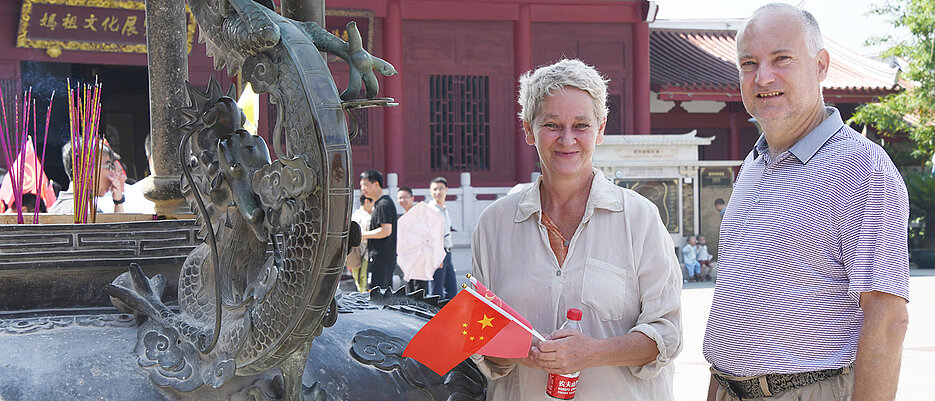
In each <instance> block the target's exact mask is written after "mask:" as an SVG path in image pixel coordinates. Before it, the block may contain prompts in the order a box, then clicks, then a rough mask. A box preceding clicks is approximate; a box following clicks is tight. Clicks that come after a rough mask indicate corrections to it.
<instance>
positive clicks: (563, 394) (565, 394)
mask: <svg viewBox="0 0 935 401" xmlns="http://www.w3.org/2000/svg"><path fill="white" fill-rule="evenodd" d="M577 389H578V374H574V376H571V375H569V376H564V375H556V374H551V373H550V374H549V382H548V384H547V385H546V387H545V393H546V395H548V396H549V397H552V398H555V399H559V400H570V399H572V398H575V390H577Z"/></svg>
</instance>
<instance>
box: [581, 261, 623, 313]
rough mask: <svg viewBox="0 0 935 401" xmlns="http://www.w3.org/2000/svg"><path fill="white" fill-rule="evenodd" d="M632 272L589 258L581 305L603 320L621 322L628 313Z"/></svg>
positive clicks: (585, 270) (582, 288) (582, 285)
mask: <svg viewBox="0 0 935 401" xmlns="http://www.w3.org/2000/svg"><path fill="white" fill-rule="evenodd" d="M629 276H630V272H629V271H628V270H627V268H626V267H623V266H616V265H614V264H612V263H609V262H605V261H602V260H598V259H594V258H588V260H587V262H586V263H585V265H584V279H583V280H582V284H581V303H583V304H585V305H587V306H588V307H590V308H591V309H592V310H594V312H595V313H596V314H597V316H598V317H600V318H601V320H604V321H609V320H620V319H622V318H623V315H624V313H625V312H626V300H627V292H628V291H629V288H628V287H629Z"/></svg>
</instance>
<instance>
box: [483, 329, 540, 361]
mask: <svg viewBox="0 0 935 401" xmlns="http://www.w3.org/2000/svg"><path fill="white" fill-rule="evenodd" d="M537 345H539V339H537V338H535V337H533V338H532V345H531V346H530V347H529V354H527V355H526V357H525V358H498V357H495V356H485V357H484V358H485V359H487V360H488V361H490V362H493V363H495V364H497V365H500V366H508V365H510V364H514V363H515V364H519V365H523V366H525V367H527V368H533V369H542V368H541V367H539V364H537V363H536V361H535V360H534V359H533V354H534V353H537V352H539V349H538V348H536V346H537Z"/></svg>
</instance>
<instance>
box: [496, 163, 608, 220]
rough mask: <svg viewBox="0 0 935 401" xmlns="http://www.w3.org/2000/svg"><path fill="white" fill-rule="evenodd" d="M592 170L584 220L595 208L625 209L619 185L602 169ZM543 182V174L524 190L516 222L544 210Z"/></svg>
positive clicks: (517, 210) (517, 209) (515, 218)
mask: <svg viewBox="0 0 935 401" xmlns="http://www.w3.org/2000/svg"><path fill="white" fill-rule="evenodd" d="M592 172H593V174H594V176H593V178H592V179H591V192H590V193H589V194H588V204H587V206H585V207H586V208H587V209H586V210H585V212H584V217H583V219H582V221H586V220H588V219H589V218H590V217H591V215H593V214H594V209H606V210H609V211H612V212H619V211H621V210H623V198H622V197H620V196H619V195H618V194H617V193H616V192H615V191H616V189H617V186H616V185H614V183H612V182H610V180H608V179H607V178H606V177H604V173H602V172H601V171H600V170H598V169H596V168H592ZM541 184H542V176H541V175H540V176H539V177H538V178H536V181H535V182H533V183H532V184H531V185H530V187H529V188H526V189H525V190H524V192H523V195H522V199H521V200H520V201H519V205H517V207H516V215H515V216H514V219H513V221H514V222H516V223H519V222H521V221H523V220H526V219H528V218H529V217H530V216H532V215H534V214H536V213H541V212H542V193H541V192H540V190H539V189H540V188H541Z"/></svg>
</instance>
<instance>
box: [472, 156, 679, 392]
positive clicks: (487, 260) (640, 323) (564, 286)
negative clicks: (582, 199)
mask: <svg viewBox="0 0 935 401" xmlns="http://www.w3.org/2000/svg"><path fill="white" fill-rule="evenodd" d="M541 182H542V178H541V177H540V178H539V179H538V180H537V181H536V182H535V183H533V184H532V185H530V186H529V187H528V188H526V189H524V190H522V191H520V192H518V193H515V194H513V195H509V196H507V197H504V198H502V199H500V200H497V201H496V202H494V203H493V204H492V205H490V207H488V208H487V209H486V210H485V211H484V212H483V213H482V214H481V216H480V219H479V222H478V224H477V228H476V229H475V230H474V235H473V239H472V243H471V248H472V251H473V254H474V268H473V274H474V276H476V277H477V279H478V280H480V281H481V282H482V283H485V284H486V285H487V287H488V288H490V290H491V291H493V292H494V293H496V294H497V295H498V296H500V297H501V298H502V299H503V300H504V301H505V302H506V303H507V304H509V305H510V306H512V307H513V308H514V309H516V310H517V311H518V312H519V313H520V314H522V315H523V316H524V317H526V318H527V319H529V321H530V322H531V323H532V325H533V326H534V328H535V329H537V330H538V331H539V332H541V333H542V334H543V335H548V334H549V333H551V332H552V331H553V330H555V329H557V328H558V327H559V326H560V325H561V324H562V322H564V320H565V311H566V310H567V309H568V308H578V309H581V310H582V311H583V312H584V318H583V319H582V320H581V330H582V331H583V332H584V333H586V334H588V335H590V336H592V337H596V338H608V337H614V336H622V335H625V334H627V333H629V332H633V331H639V332H641V333H643V334H645V335H646V336H647V337H649V338H651V339H652V340H653V341H655V342H656V346H657V347H658V349H659V355H658V356H657V358H656V360H655V361H653V362H651V363H649V364H647V365H644V366H638V367H612V366H604V367H597V368H590V369H586V370H584V371H583V372H581V376H580V378H579V380H578V391H577V396H576V397H575V399H576V400H628V401H638V400H647V401H663V400H672V399H673V392H672V376H673V366H672V365H671V362H672V359H673V358H674V357H675V356H676V355H677V354H678V353H679V351H680V350H681V347H682V323H681V305H680V293H681V290H682V277H681V273H680V271H679V265H678V261H677V260H676V257H675V246H674V245H673V243H672V238H671V237H670V235H669V233H668V232H666V230H665V228H664V227H663V225H662V221H661V219H660V218H659V211H658V209H657V208H656V206H655V205H653V203H652V202H650V201H649V200H647V199H646V198H644V197H642V196H641V195H639V194H638V193H636V192H633V191H631V190H628V189H624V188H621V187H619V186H616V185H614V184H613V183H611V182H610V181H608V180H607V179H606V178H604V175H603V174H602V173H601V172H600V171H598V170H596V169H595V170H594V179H593V181H592V183H591V192H590V194H589V195H588V202H587V206H586V210H585V213H584V217H583V218H582V220H581V223H580V224H579V225H578V228H577V230H576V231H575V234H574V236H573V237H572V238H571V240H570V245H569V250H568V255H567V256H566V259H565V264H564V266H562V267H561V268H560V267H559V265H558V262H557V260H556V259H555V255H554V254H553V253H552V250H551V249H550V248H549V242H548V234H547V232H546V229H545V227H544V226H543V225H542V223H541V213H542V206H541V205H542V204H541V202H540V192H539V188H540V184H541ZM473 359H474V360H475V362H478V366H479V367H480V369H481V371H483V372H484V373H485V374H486V375H487V376H488V377H490V378H492V379H494V380H490V381H489V384H488V389H487V399H488V400H511V401H513V400H542V399H544V396H545V386H546V377H547V374H546V372H544V371H542V370H535V369H531V368H527V367H525V366H522V365H513V366H508V367H501V366H498V365H494V364H491V363H489V362H487V361H486V360H484V359H483V357H481V356H478V355H475V356H474V357H473Z"/></svg>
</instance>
